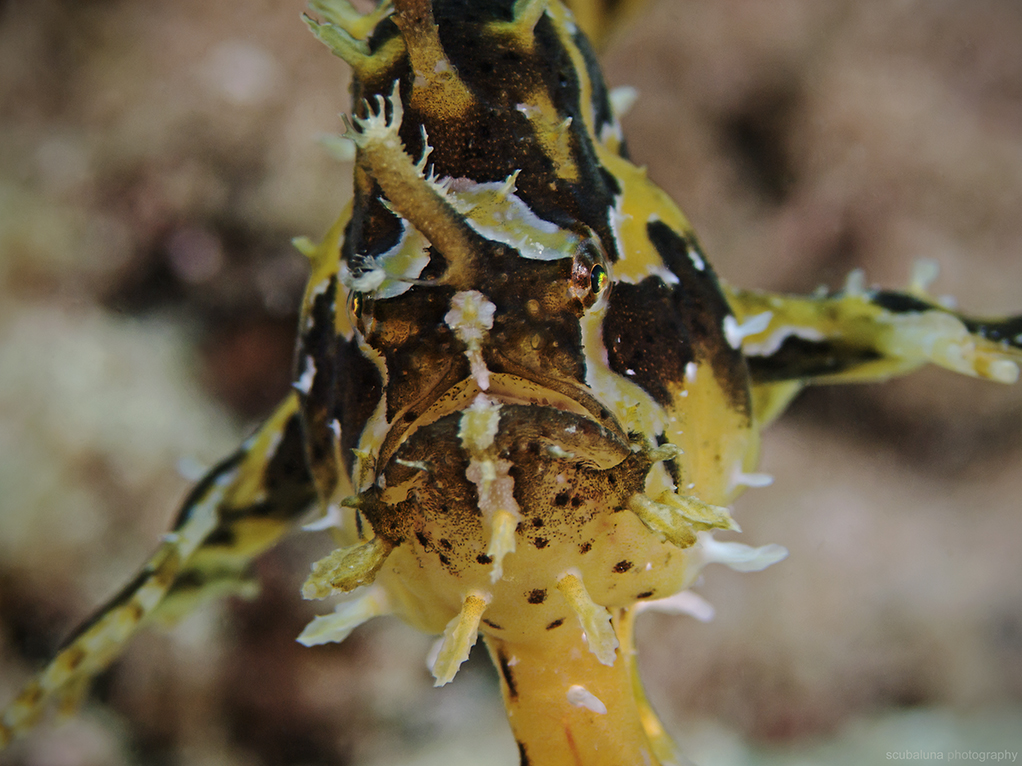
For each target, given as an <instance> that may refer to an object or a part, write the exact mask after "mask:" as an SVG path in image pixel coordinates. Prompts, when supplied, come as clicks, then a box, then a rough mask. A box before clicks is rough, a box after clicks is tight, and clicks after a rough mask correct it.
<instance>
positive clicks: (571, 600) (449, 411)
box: [0, 0, 1022, 766]
mask: <svg viewBox="0 0 1022 766" xmlns="http://www.w3.org/2000/svg"><path fill="white" fill-rule="evenodd" d="M630 5H632V3H610V4H606V5H602V4H600V3H599V2H598V0H592V1H591V2H586V1H582V0H580V1H578V2H573V3H571V6H572V8H571V10H569V9H568V8H567V7H565V6H564V5H562V4H561V3H560V2H558V0H514V1H512V0H478V1H473V2H469V0H433V2H430V0H392V2H384V3H383V4H381V5H380V6H379V7H378V8H377V9H376V10H374V11H372V12H370V13H368V14H365V15H360V14H359V13H357V12H356V11H355V10H354V9H353V8H352V7H351V6H349V5H348V3H347V2H346V0H317V2H314V3H313V4H312V8H313V12H314V13H315V15H316V17H317V19H318V20H314V19H312V18H309V19H308V24H309V26H310V27H311V28H312V30H313V31H314V32H315V34H316V35H317V36H318V37H319V38H320V39H321V40H322V41H323V42H325V43H326V44H327V45H328V46H329V47H330V49H331V50H332V51H333V52H334V53H335V54H337V55H338V56H340V57H341V58H342V59H344V60H345V61H346V62H347V63H348V64H349V65H350V66H351V67H352V69H353V70H354V84H353V86H352V91H353V97H354V99H353V103H354V106H353V114H352V116H351V118H350V123H349V130H348V132H347V137H348V138H349V139H350V140H351V141H353V142H354V144H355V146H356V147H357V153H356V159H355V192H354V199H353V201H352V202H351V203H350V205H349V206H348V207H347V209H346V210H345V212H344V213H343V214H342V216H341V217H340V219H339V220H338V221H337V223H336V224H335V225H334V226H333V228H332V229H331V231H330V232H329V233H328V234H327V236H326V238H325V239H324V240H323V242H322V243H321V244H319V245H313V244H311V243H309V242H307V241H301V242H299V243H298V245H299V249H301V250H302V251H303V252H304V253H305V254H306V255H307V256H308V257H309V258H310V259H311V261H312V266H313V268H312V277H311V279H310V281H309V285H308V289H307V291H306V294H305V299H304V305H303V310H302V317H301V326H300V328H299V340H298V350H297V356H296V370H295V377H294V390H293V391H292V393H291V394H290V395H289V396H288V397H287V398H286V399H285V401H284V402H283V403H282V404H281V405H280V407H279V409H278V410H277V411H276V412H275V413H274V414H273V415H272V416H271V417H270V418H269V420H268V421H267V422H266V423H265V424H264V425H263V426H262V428H260V429H259V431H258V432H257V433H256V434H255V435H254V436H253V437H252V438H250V439H249V440H248V441H247V442H245V444H244V445H242V447H241V448H240V450H239V451H238V452H237V453H236V454H234V455H233V456H232V457H230V458H228V459H227V460H226V461H224V462H223V463H221V464H220V465H219V466H217V467H216V468H214V469H213V470H212V471H211V472H210V473H209V475H208V476H207V477H206V478H205V479H203V480H202V481H201V482H200V483H199V485H198V486H197V487H196V488H195V490H194V491H193V492H192V493H191V495H190V496H189V497H188V498H187V500H186V501H185V503H184V507H183V509H182V511H181V514H180V516H179V518H178V521H177V524H176V525H175V527H174V529H173V531H172V532H171V533H170V534H169V535H168V536H167V537H166V539H165V541H164V542H163V544H162V545H161V546H160V548H159V549H158V551H157V552H156V554H155V555H154V556H153V558H152V559H151V560H150V561H149V563H148V564H147V565H146V567H145V568H144V569H143V570H142V571H141V572H140V573H139V575H138V576H137V577H136V578H135V579H134V580H133V581H132V582H131V583H130V584H129V585H127V586H126V587H125V588H124V590H123V591H122V592H121V593H120V595H118V596H117V597H115V598H114V599H113V600H112V601H111V602H110V603H109V604H108V605H107V606H106V607H105V608H104V609H102V610H101V611H99V612H98V613H97V615H96V616H95V617H94V618H93V619H92V620H91V621H90V622H89V623H87V624H86V625H85V626H83V627H82V628H81V629H80V630H79V631H78V632H77V633H76V634H75V635H74V636H73V637H72V638H71V639H70V640H69V641H68V642H67V644H66V645H65V647H64V649H63V650H61V651H60V653H59V654H58V655H57V657H56V658H55V659H54V660H53V661H52V662H51V663H50V664H49V665H48V666H47V667H46V668H45V669H44V670H43V671H42V672H41V674H40V675H39V676H38V677H37V679H36V680H34V681H32V682H31V683H30V684H29V685H28V686H27V687H26V688H25V689H24V690H23V691H22V692H21V694H20V695H19V696H18V697H17V698H16V699H15V700H14V702H13V703H12V704H11V705H10V706H9V707H8V708H7V710H6V711H5V712H4V714H3V718H2V724H0V744H6V743H7V742H9V741H10V740H11V739H12V738H13V737H14V736H17V735H18V734H21V733H22V732H24V731H25V730H27V729H28V728H29V727H31V726H32V725H33V723H34V722H35V721H36V719H37V718H38V717H39V715H40V714H41V712H42V711H43V710H44V708H46V707H47V705H48V704H49V703H50V702H51V701H53V702H56V703H58V704H61V705H64V706H67V705H68V704H70V703H72V702H73V701H74V700H75V699H77V698H78V697H79V696H80V695H81V693H82V692H83V690H84V689H85V687H86V685H87V683H88V681H89V679H90V678H91V677H92V676H94V675H95V674H97V673H98V672H100V671H101V670H102V669H103V668H105V667H106V666H107V665H108V663H110V662H111V661H112V660H113V659H114V658H115V657H116V656H117V654H118V653H119V652H120V651H121V649H122V648H123V646H124V644H125V643H126V642H127V641H128V639H129V638H130V637H131V636H132V634H134V633H135V632H136V631H137V630H138V629H139V628H140V627H141V626H142V625H143V624H145V623H146V622H148V621H149V620H151V619H153V618H157V617H163V618H168V617H173V616H174V615H178V614H180V613H182V612H183V611H185V610H186V609H189V608H191V607H193V606H194V605H195V603H196V602H197V601H199V600H201V599H203V598H206V597H209V596H211V595H217V594H222V593H227V592H231V591H232V590H237V589H238V588H239V587H240V586H241V584H242V583H243V582H244V578H245V577H246V573H247V571H248V569H249V565H250V564H251V562H252V560H253V559H254V558H255V557H256V556H258V555H259V554H260V553H262V552H263V551H265V550H266V549H267V548H269V547H270V546H272V545H273V544H274V543H276V542H277V541H278V540H279V539H280V537H281V536H282V535H283V534H284V533H286V532H287V531H289V530H290V529H292V528H293V527H294V526H295V525H296V524H297V523H298V522H299V521H300V520H302V519H303V516H304V515H305V514H306V513H307V511H309V509H310V508H319V509H321V511H322V518H321V520H320V521H319V522H318V523H317V525H316V526H318V527H320V528H322V529H329V531H330V532H331V533H332V534H333V535H334V537H335V539H336V541H337V544H338V547H337V549H336V550H335V551H334V552H333V553H331V554H330V555H329V556H327V557H326V558H324V559H323V560H322V561H319V562H318V563H316V564H315V566H314V567H313V572H312V575H311V576H310V577H309V579H308V581H307V582H306V584H305V586H304V595H305V597H306V598H313V599H319V598H325V597H328V596H333V595H335V594H342V593H350V594H351V595H350V596H349V597H348V598H347V599H345V600H343V601H341V602H340V604H339V606H337V607H336V609H335V610H334V612H333V613H331V614H328V615H324V616H321V617H318V618H316V619H315V620H314V621H313V622H312V623H311V624H310V625H309V626H308V628H307V629H306V630H305V632H304V633H303V634H302V636H301V637H300V638H299V640H300V641H302V642H303V643H305V644H309V645H312V644H320V643H325V642H330V641H341V640H343V639H344V638H345V637H346V636H347V635H348V634H349V633H350V632H351V630H352V629H353V628H355V627H356V626H357V625H359V624H360V623H362V622H365V621H366V620H368V619H370V618H372V617H376V616H378V615H384V614H395V615H398V616H399V617H401V618H402V619H404V620H406V621H407V622H409V623H410V624H412V625H414V626H415V627H417V628H419V629H421V630H423V631H426V632H428V633H433V634H437V635H440V636H442V641H441V643H440V648H439V651H438V653H437V655H436V657H435V658H434V659H433V661H432V671H433V675H434V676H435V678H436V682H437V684H444V683H447V682H448V681H450V680H451V679H453V678H454V676H455V674H456V673H457V670H458V667H459V665H460V664H461V663H462V662H463V661H464V660H465V659H466V657H467V656H468V653H469V650H470V649H471V648H472V646H473V645H474V644H475V643H476V640H477V637H478V636H479V635H480V634H481V635H482V637H483V640H484V642H485V644H486V646H487V648H488V650H489V652H490V655H491V657H492V658H493V661H494V663H495V665H496V666H497V668H498V670H499V674H500V677H501V686H502V689H503V696H504V702H505V704H506V708H507V714H508V719H509V721H510V723H511V727H512V729H513V732H514V736H515V739H516V740H517V742H518V748H519V751H520V754H521V762H522V764H531V765H532V766H567V765H568V764H585V766H597V765H599V764H607V765H608V766H609V765H611V764H614V765H615V766H621V765H622V764H680V763H684V762H685V761H684V758H683V757H682V756H681V755H680V754H679V753H678V752H677V751H676V749H675V747H674V745H673V744H672V742H671V740H670V738H669V736H668V735H667V734H666V733H665V731H664V729H663V727H662V726H661V725H660V723H659V721H658V719H657V717H656V714H655V713H654V712H653V710H652V708H651V707H650V705H649V704H648V703H647V702H646V699H645V697H644V694H643V691H642V686H641V684H640V682H639V680H638V677H637V674H636V668H635V653H634V648H633V643H632V626H633V621H634V619H635V615H636V613H637V612H638V611H639V610H640V608H641V607H644V606H647V605H657V604H658V603H659V604H663V603H670V602H665V600H668V599H675V600H677V599H679V598H680V599H684V597H685V589H686V588H687V587H688V586H689V585H690V584H691V583H692V582H693V581H694V579H695V578H696V576H697V575H698V574H699V572H700V571H701V569H702V568H703V567H704V566H705V565H706V564H708V563H711V562H722V563H725V564H727V565H729V566H731V567H732V568H734V569H738V570H740V571H752V570H756V569H761V568H763V567H765V566H768V565H769V564H772V563H774V562H776V561H778V560H779V559H781V558H783V556H784V555H785V551H784V549H783V548H781V547H780V546H778V545H765V546H763V547H759V548H751V547H748V546H745V545H741V544H738V543H733V542H726V543H725V542H720V541H717V540H715V539H714V537H713V533H714V531H715V530H736V529H737V525H736V524H735V523H734V521H733V520H732V518H731V516H730V514H729V512H728V508H727V507H728V505H729V504H730V503H731V502H732V501H733V500H734V498H735V497H736V495H737V494H738V493H739V492H740V491H741V490H742V489H743V488H744V487H746V486H750V485H751V486H756V485H759V484H762V483H764V482H766V481H767V478H766V477H763V476H762V475H759V474H756V473H755V466H756V460H757V445H758V443H759V433H760V430H761V429H762V428H763V427H764V426H766V425H767V424H768V423H770V422H771V421H772V420H773V419H774V418H776V417H777V415H778V414H779V413H780V412H781V411H782V410H783V409H784V408H785V406H786V405H787V404H788V402H790V401H791V399H792V398H793V397H794V396H795V395H796V394H797V393H798V392H799V390H801V389H802V388H803V387H804V386H806V385H808V384H811V383H821V382H824V383H833V382H844V381H863V380H880V379H885V378H888V377H891V376H894V375H900V374H903V373H906V372H909V371H911V370H913V369H915V368H917V367H919V366H921V365H923V364H926V363H933V364H937V365H940V366H942V367H946V368H948V369H950V370H953V371H956V372H961V373H965V374H967V375H973V376H977V377H984V378H989V379H992V380H997V381H1001V382H1006V383H1010V382H1014V381H1015V379H1016V378H1017V376H1018V367H1017V363H1018V362H1019V360H1020V359H1022V317H1015V318H1010V319H1005V320H993V321H986V320H975V319H970V318H967V317H964V316H961V315H959V314H957V313H954V312H953V311H950V310H948V309H947V308H945V307H944V306H942V305H941V304H939V303H938V302H937V301H935V300H933V299H932V298H930V297H929V296H928V295H927V294H926V292H925V284H924V282H925V280H924V279H922V274H920V278H919V279H917V280H916V283H915V284H913V286H912V287H911V288H910V289H909V291H907V292H884V291H875V290H868V289H865V287H864V286H863V285H862V283H861V280H859V279H857V278H855V277H853V278H852V279H850V280H849V282H848V284H847V285H846V286H845V288H844V289H843V290H841V291H839V292H836V293H834V294H830V295H816V296H812V297H790V296H784V295H776V294H768V293H760V292H746V291H741V290H736V289H732V288H730V287H728V286H726V285H723V284H721V282H720V281H719V280H718V278H717V277H716V275H715V274H714V272H713V269H712V267H711V266H710V264H709V262H708V260H707V258H706V256H705V255H704V253H703V252H702V250H701V249H700V247H699V244H698V242H697V241H696V238H695V236H694V234H693V233H692V230H691V228H690V226H689V224H688V222H687V221H686V220H685V218H684V216H683V215H682V214H681V213H680V212H679V211H678V209H677V207H675V205H674V204H673V203H672V202H671V200H670V199H669V198H668V197H667V196H666V195H665V194H664V193H663V192H662V191H661V190H660V189H659V188H657V187H656V186H655V185H654V184H653V183H652V182H651V181H650V180H649V179H648V178H647V177H646V172H645V170H643V169H642V168H640V167H637V166H636V165H634V164H632V162H631V160H630V159H629V158H628V154H627V151H626V149H625V144H624V140H623V138H622V134H621V127H620V124H619V122H618V115H617V114H616V110H615V103H620V101H621V99H619V98H615V96H614V94H611V93H608V90H607V88H606V86H605V85H604V82H603V80H602V78H601V74H600V70H599V67H598V65H597V63H596V59H595V57H594V54H593V50H592V48H591V47H590V43H589V42H588V40H587V36H586V33H587V32H588V33H590V34H594V35H596V36H597V37H601V36H602V35H603V33H604V32H605V31H606V30H607V29H609V28H610V27H611V26H612V25H613V23H614V22H615V19H614V18H613V17H612V16H613V14H611V13H610V12H609V10H608V9H611V8H613V9H615V11H624V10H628V8H627V7H626V6H630ZM573 13H574V14H575V15H574V16H573ZM679 594H681V595H680V596H679Z"/></svg>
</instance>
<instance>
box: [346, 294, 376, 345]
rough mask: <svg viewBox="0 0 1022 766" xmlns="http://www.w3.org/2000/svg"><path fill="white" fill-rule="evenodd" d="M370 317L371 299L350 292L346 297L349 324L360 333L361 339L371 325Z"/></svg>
mask: <svg viewBox="0 0 1022 766" xmlns="http://www.w3.org/2000/svg"><path fill="white" fill-rule="evenodd" d="M372 315H373V308H372V298H370V297H369V296H367V295H366V294H365V293H360V292H352V293H350V294H349V295H348V317H349V319H350V321H351V324H352V325H353V326H354V327H355V328H356V329H358V331H359V332H360V333H362V335H363V337H364V336H365V335H366V334H367V328H368V327H370V326H371V324H372V318H373V316H372Z"/></svg>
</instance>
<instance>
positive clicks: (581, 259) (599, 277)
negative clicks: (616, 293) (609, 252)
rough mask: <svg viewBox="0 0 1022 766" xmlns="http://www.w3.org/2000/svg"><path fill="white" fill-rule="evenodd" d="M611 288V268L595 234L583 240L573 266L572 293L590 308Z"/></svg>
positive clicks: (583, 305) (585, 306)
mask: <svg viewBox="0 0 1022 766" xmlns="http://www.w3.org/2000/svg"><path fill="white" fill-rule="evenodd" d="M609 288H610V268H609V267H608V265H607V257H606V256H605V255H604V253H603V248H602V247H601V246H600V241H599V240H598V239H597V238H596V237H595V236H590V237H587V238H586V239H584V240H582V242H581V244H580V245H579V248H578V250H577V251H576V252H575V257H574V261H573V263H572V267H571V295H572V297H573V298H575V299H576V300H578V301H579V302H580V303H581V304H582V308H583V309H589V308H591V307H592V306H593V304H595V303H596V301H597V300H598V299H599V298H600V296H601V295H604V294H605V293H606V292H607V290H608V289H609Z"/></svg>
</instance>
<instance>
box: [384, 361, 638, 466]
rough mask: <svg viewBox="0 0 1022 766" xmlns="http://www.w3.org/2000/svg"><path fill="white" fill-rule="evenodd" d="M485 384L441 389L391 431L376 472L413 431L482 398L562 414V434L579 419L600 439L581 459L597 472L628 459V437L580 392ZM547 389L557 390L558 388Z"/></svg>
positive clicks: (495, 377)
mask: <svg viewBox="0 0 1022 766" xmlns="http://www.w3.org/2000/svg"><path fill="white" fill-rule="evenodd" d="M530 372H531V371H530ZM537 378H539V379H538V380H537ZM488 383H489V385H488V386H487V387H486V388H485V389H483V388H482V387H481V386H480V385H479V381H478V380H476V379H475V378H471V377H470V378H464V379H462V380H460V381H458V382H457V383H455V384H453V385H450V386H448V387H447V388H445V389H444V390H443V393H441V394H440V395H439V396H437V397H436V398H435V399H434V401H433V403H432V404H430V406H429V407H428V408H426V410H425V411H424V412H423V413H422V414H421V415H419V416H418V417H417V418H415V419H414V420H412V421H411V422H410V423H407V424H405V425H404V427H402V428H396V427H392V428H391V429H390V431H389V432H388V434H387V436H386V438H385V439H384V442H383V444H382V445H381V448H380V453H379V457H378V460H377V471H378V472H379V471H380V470H382V469H383V467H384V466H386V465H387V464H388V463H389V462H390V460H391V458H392V457H393V456H394V454H395V453H396V452H397V451H398V450H399V449H400V447H401V445H402V444H404V443H405V442H406V441H407V440H408V439H409V438H410V437H411V436H412V435H413V434H414V433H415V432H416V431H418V430H420V429H422V428H428V427H429V426H431V425H432V424H434V423H436V422H437V421H438V420H440V419H441V418H444V417H447V416H448V415H452V414H454V413H458V412H462V411H464V410H466V409H467V408H468V407H469V406H471V404H472V403H473V402H474V401H475V400H476V399H477V398H478V397H479V396H485V397H486V398H487V399H488V400H489V401H491V402H495V403H498V404H500V405H508V406H511V407H521V406H528V407H538V408H542V409H544V410H546V411H548V412H549V411H553V412H552V413H551V414H553V415H554V417H555V418H556V414H555V413H557V412H561V413H566V416H565V417H564V418H563V421H564V423H565V424H566V426H565V427H566V428H570V427H571V426H570V424H572V423H579V422H580V419H581V420H582V421H583V422H589V423H590V425H591V426H595V427H596V429H597V432H596V433H598V434H600V437H599V438H597V439H595V440H594V443H593V444H591V445H590V448H589V449H586V450H585V452H586V455H585V456H586V458H588V459H589V460H590V461H591V462H593V463H594V464H596V465H599V466H600V467H601V468H608V467H612V466H613V465H617V464H618V463H620V462H621V460H623V459H624V458H625V457H627V454H628V451H627V449H626V450H625V452H624V453H623V454H622V448H621V445H627V444H628V443H629V439H628V436H627V434H626V433H625V432H624V430H623V429H622V428H621V426H620V424H619V423H618V422H617V420H616V419H615V418H614V416H613V415H612V414H611V413H610V412H609V411H608V410H607V408H606V407H604V406H603V405H602V404H600V402H599V401H597V400H596V398H595V397H594V396H593V395H592V394H590V393H589V392H588V391H587V390H586V389H584V388H583V387H581V386H578V385H577V384H570V383H563V382H560V381H552V380H550V379H546V378H543V377H540V376H538V375H529V377H524V376H522V375H517V374H513V373H505V372H499V373H494V372H491V373H490V374H489V381H488ZM547 384H553V385H557V388H556V389H555V388H553V387H551V385H547ZM558 389H560V390H558ZM400 422H401V418H398V419H396V421H395V424H396V423H400ZM586 430H587V431H588V430H589V429H586ZM569 433H571V432H569ZM590 433H592V432H590ZM569 441H575V440H574V439H569Z"/></svg>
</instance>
